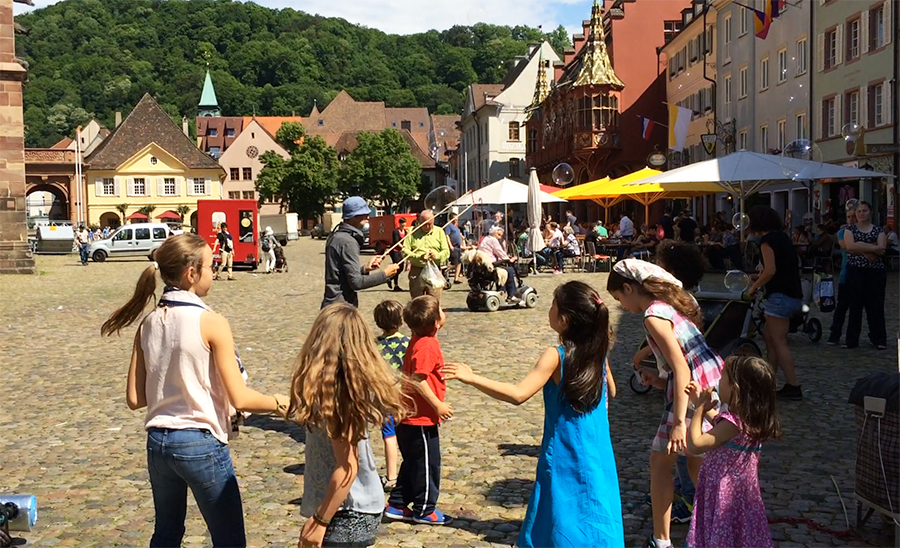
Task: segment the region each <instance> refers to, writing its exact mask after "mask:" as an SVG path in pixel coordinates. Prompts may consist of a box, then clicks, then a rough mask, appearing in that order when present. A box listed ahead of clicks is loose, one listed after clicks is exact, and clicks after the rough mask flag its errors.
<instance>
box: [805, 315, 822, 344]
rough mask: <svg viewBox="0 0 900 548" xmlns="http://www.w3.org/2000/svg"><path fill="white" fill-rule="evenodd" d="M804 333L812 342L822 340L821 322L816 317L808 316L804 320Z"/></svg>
mask: <svg viewBox="0 0 900 548" xmlns="http://www.w3.org/2000/svg"><path fill="white" fill-rule="evenodd" d="M806 334H807V336H809V340H811V341H812V342H819V341H820V340H822V322H820V321H819V319H818V318H810V319H809V320H808V321H807V322H806Z"/></svg>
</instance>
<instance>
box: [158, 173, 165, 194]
mask: <svg viewBox="0 0 900 548" xmlns="http://www.w3.org/2000/svg"><path fill="white" fill-rule="evenodd" d="M156 195H157V196H165V195H166V184H165V180H164V179H163V178H162V177H157V178H156Z"/></svg>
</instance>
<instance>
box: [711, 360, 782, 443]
mask: <svg viewBox="0 0 900 548" xmlns="http://www.w3.org/2000/svg"><path fill="white" fill-rule="evenodd" d="M725 371H726V372H727V373H728V380H729V381H730V383H731V401H729V402H728V408H729V409H730V410H731V411H732V412H733V413H734V414H735V415H737V416H738V417H740V418H741V422H743V423H744V433H745V434H747V435H748V436H749V437H751V438H753V440H755V441H757V442H759V443H762V442H764V441H767V440H770V439H775V438H778V437H781V427H780V425H779V422H778V409H777V408H776V406H775V399H776V396H775V385H776V382H775V370H774V369H773V368H772V366H771V365H769V364H768V363H767V362H766V361H765V360H764V359H762V358H757V357H756V356H731V357H729V358H728V359H727V360H725Z"/></svg>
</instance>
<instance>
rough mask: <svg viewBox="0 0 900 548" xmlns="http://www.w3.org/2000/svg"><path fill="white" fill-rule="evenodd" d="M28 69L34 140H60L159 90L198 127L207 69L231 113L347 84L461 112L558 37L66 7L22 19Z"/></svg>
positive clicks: (492, 29) (173, 8)
mask: <svg viewBox="0 0 900 548" xmlns="http://www.w3.org/2000/svg"><path fill="white" fill-rule="evenodd" d="M17 21H18V22H19V23H21V24H22V25H23V26H25V27H26V28H27V29H28V30H29V34H28V35H27V36H18V38H17V50H18V52H19V56H20V57H21V58H22V59H24V60H25V61H27V62H28V64H29V78H28V84H27V86H26V88H25V123H26V125H27V137H26V138H27V145H28V146H31V147H41V146H50V145H52V144H53V143H54V142H56V141H57V140H59V139H60V138H61V137H62V136H63V135H66V134H68V133H70V132H71V131H72V129H73V128H74V127H75V126H76V125H78V124H81V123H83V122H85V121H86V120H87V119H89V118H90V117H92V116H96V117H97V118H98V119H99V120H100V121H101V122H103V123H105V124H107V126H109V127H112V124H113V119H114V113H115V111H116V110H121V111H123V114H127V112H128V111H129V110H130V109H131V107H132V106H133V105H134V104H135V103H137V101H138V100H139V99H140V97H141V95H142V94H143V93H145V92H149V93H151V94H152V95H154V96H155V97H156V98H157V100H158V101H159V103H160V104H161V105H162V106H163V108H165V109H166V111H167V112H169V113H170V114H171V115H172V116H173V117H175V118H178V119H180V118H181V116H182V115H185V116H188V117H189V118H191V119H193V117H194V116H195V115H196V110H197V101H198V100H199V99H200V91H201V88H202V84H203V74H204V71H205V70H206V67H207V65H208V66H209V69H210V71H211V73H212V76H213V81H214V83H215V87H216V93H217V95H218V99H219V104H220V106H221V107H222V114H223V115H225V116H229V115H233V116H237V115H249V114H252V113H254V112H255V113H257V114H262V115H267V114H271V115H288V114H291V113H292V112H295V113H296V114H299V115H305V114H307V113H308V112H309V110H310V108H311V107H312V106H313V102H314V101H318V104H319V107H320V108H322V107H324V105H326V104H327V103H328V102H329V101H330V100H331V99H332V98H333V97H334V96H335V95H336V94H337V92H338V91H340V90H341V89H346V90H348V91H349V92H350V94H351V95H352V96H353V97H354V98H355V99H357V100H361V101H384V102H385V103H386V104H387V105H388V106H396V107H401V106H426V107H428V109H429V110H431V111H432V112H437V113H446V114H451V113H456V112H459V110H460V109H461V108H462V104H463V98H464V95H463V91H464V90H465V88H466V86H467V85H468V84H471V83H473V82H485V83H492V82H499V81H500V80H501V79H502V78H503V75H504V74H505V73H506V71H507V69H508V68H509V62H510V60H512V59H513V57H515V56H516V55H521V54H523V53H524V52H525V50H526V44H527V43H528V42H533V41H537V40H540V39H541V38H543V37H546V38H547V39H549V40H550V41H551V43H552V44H553V45H554V47H556V48H557V50H561V49H562V48H563V47H565V46H566V44H567V43H568V42H567V40H568V36H567V34H566V32H565V29H563V28H562V27H560V28H558V29H557V30H556V31H554V32H553V33H551V34H542V33H541V31H540V30H538V29H534V28H528V27H522V26H516V27H504V26H496V25H487V24H476V25H474V26H472V27H463V26H456V27H452V28H450V29H448V30H446V31H443V32H438V31H429V32H425V33H421V34H415V35H405V36H399V35H390V34H385V33H383V32H381V31H379V30H376V29H370V28H365V27H361V26H358V25H354V24H351V23H348V22H347V21H345V20H343V19H335V18H324V17H318V16H314V15H309V14H306V13H303V12H300V11H295V10H292V9H283V10H273V9H269V8H264V7H261V6H258V5H256V4H253V3H250V2H247V3H242V2H231V1H227V0H220V1H213V0H193V1H186V0H66V1H65V2H59V3H57V4H54V5H52V6H50V7H48V8H44V9H41V10H36V11H34V12H31V13H27V14H24V15H22V16H20V17H18V18H17Z"/></svg>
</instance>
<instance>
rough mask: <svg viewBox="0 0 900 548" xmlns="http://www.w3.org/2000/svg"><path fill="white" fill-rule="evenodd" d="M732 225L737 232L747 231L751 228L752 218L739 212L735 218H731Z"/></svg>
mask: <svg viewBox="0 0 900 548" xmlns="http://www.w3.org/2000/svg"><path fill="white" fill-rule="evenodd" d="M731 224H732V225H734V229H735V230H742V229H746V228H747V227H748V226H750V217H749V216H747V214H746V213H743V212H740V211H739V212H737V213H735V214H734V217H732V218H731Z"/></svg>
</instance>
